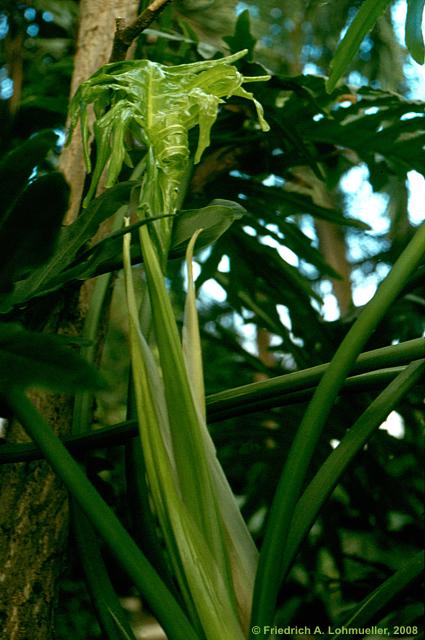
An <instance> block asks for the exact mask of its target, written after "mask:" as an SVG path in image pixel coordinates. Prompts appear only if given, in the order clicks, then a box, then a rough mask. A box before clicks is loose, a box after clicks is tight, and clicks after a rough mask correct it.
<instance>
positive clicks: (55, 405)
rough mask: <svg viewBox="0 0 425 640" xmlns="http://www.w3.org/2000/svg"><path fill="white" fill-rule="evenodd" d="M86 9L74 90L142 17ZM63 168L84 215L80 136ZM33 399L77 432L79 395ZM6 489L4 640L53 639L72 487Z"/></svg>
mask: <svg viewBox="0 0 425 640" xmlns="http://www.w3.org/2000/svg"><path fill="white" fill-rule="evenodd" d="M80 7H81V15H80V29H79V36H78V43H77V54H76V58H75V69H74V75H73V79H72V88H71V91H72V92H74V90H75V88H76V87H77V86H78V84H79V83H80V82H81V81H83V80H85V79H86V78H87V77H88V76H90V75H91V74H92V73H93V72H94V71H95V70H96V69H97V68H98V67H99V66H101V65H102V64H104V63H106V62H107V61H108V58H109V54H110V51H111V47H112V41H113V37H114V32H115V18H116V17H122V18H125V19H127V20H128V19H132V18H134V16H135V15H136V13H137V9H138V1H135V0H82V2H81V3H80ZM61 165H62V166H61V168H62V170H63V171H64V172H65V174H66V177H67V179H68V181H69V182H70V184H71V185H72V193H73V196H72V202H71V208H70V212H69V213H68V220H69V221H70V220H72V219H74V218H75V216H76V215H77V214H78V211H79V208H80V199H81V193H82V188H83V184H84V165H83V160H82V152H81V146H80V145H79V143H78V138H77V137H76V138H75V140H74V142H73V143H72V145H70V147H68V148H67V150H66V151H65V152H64V154H63V158H62V162H61ZM87 295H88V294H87V292H85V294H84V295H83V299H82V298H81V296H80V297H79V296H78V295H76V297H75V298H74V299H73V300H69V299H67V300H65V301H63V304H62V305H61V306H60V308H59V309H58V308H54V309H53V310H52V311H51V315H50V317H49V318H46V328H47V330H48V331H50V332H58V333H65V334H71V335H78V334H80V333H81V329H82V326H83V321H84V315H85V308H86V305H87V300H86V298H87ZM83 300H84V301H83ZM32 400H33V401H34V402H35V404H36V405H37V407H38V409H39V410H40V411H41V412H42V413H43V414H44V416H45V417H46V419H47V421H48V422H49V423H50V424H51V426H52V428H53V429H54V431H55V432H56V433H58V434H66V433H69V431H70V427H71V419H72V398H70V397H65V396H59V395H53V394H46V393H43V394H42V393H34V394H33V395H32ZM7 440H8V441H9V442H22V441H26V440H27V437H26V434H25V433H24V432H23V430H22V429H21V427H20V426H19V425H17V424H12V426H11V428H10V429H9V432H8V434H7ZM0 488H1V491H0V640H18V639H19V640H23V639H25V640H26V639H27V638H31V640H52V639H53V638H54V625H53V615H54V605H55V598H56V585H57V581H58V578H59V577H60V575H61V573H62V571H63V566H64V558H65V550H66V543H67V537H68V503H67V494H66V491H65V490H64V488H63V486H62V485H61V483H60V481H59V480H58V479H57V477H56V476H55V474H54V473H53V472H52V471H51V470H50V467H49V465H48V464H47V463H46V462H32V463H19V464H8V465H3V467H2V468H0Z"/></svg>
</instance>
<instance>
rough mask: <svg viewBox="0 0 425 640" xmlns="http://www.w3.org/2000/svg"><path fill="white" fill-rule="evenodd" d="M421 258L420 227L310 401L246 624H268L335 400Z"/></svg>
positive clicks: (424, 247)
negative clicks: (296, 519)
mask: <svg viewBox="0 0 425 640" xmlns="http://www.w3.org/2000/svg"><path fill="white" fill-rule="evenodd" d="M424 253H425V223H424V224H423V225H422V226H421V227H419V229H418V230H417V232H416V234H415V236H414V237H413V239H412V240H411V242H410V243H409V245H408V246H407V247H406V249H405V250H404V251H403V253H402V254H401V256H400V257H399V259H398V260H397V262H396V263H395V265H394V267H393V269H392V270H391V272H390V274H389V275H388V277H387V278H386V279H385V280H384V282H383V283H382V284H381V286H380V288H379V289H378V291H377V293H376V295H375V296H374V298H373V299H372V300H371V301H370V302H369V304H368V305H366V307H365V309H364V310H363V312H362V313H361V315H360V316H359V318H358V320H357V321H356V322H355V323H354V325H353V326H352V328H351V329H350V331H349V332H348V334H347V335H346V337H345V338H344V340H343V341H342V343H341V345H340V347H339V349H338V350H337V352H336V354H335V356H334V358H333V360H332V361H331V363H330V365H329V368H328V369H327V371H326V373H325V375H324V376H323V378H322V380H321V382H320V384H319V386H318V387H317V390H316V393H315V394H314V396H313V399H312V400H311V402H310V404H309V406H308V408H307V411H306V413H305V416H304V418H303V420H302V422H301V424H300V427H299V430H298V433H297V435H296V438H295V440H294V442H293V445H292V447H291V449H290V452H289V454H288V458H287V461H286V464H285V466H284V469H283V471H282V474H281V477H280V480H279V484H278V487H277V490H276V493H275V497H274V500H273V504H272V507H271V510H270V514H269V518H268V523H267V526H266V532H265V538H264V543H263V547H262V550H261V554H260V561H259V566H258V571H257V578H256V586H255V589H254V600H253V613H252V624H255V625H259V626H260V627H261V626H263V625H267V624H271V623H272V620H273V618H274V612H275V606H276V600H277V594H278V592H279V588H280V575H281V570H282V566H283V562H284V557H285V554H286V548H287V540H288V534H289V531H290V527H291V522H292V517H293V515H294V511H295V508H296V504H297V501H298V498H299V496H300V493H301V490H302V487H303V484H304V481H305V477H306V474H307V471H308V467H309V465H310V462H311V459H312V457H313V455H314V451H315V449H316V446H317V444H318V441H319V438H320V435H321V433H322V431H323V428H324V426H325V424H326V420H327V418H328V415H329V413H330V411H331V408H332V406H333V404H334V401H335V398H336V396H337V394H338V392H339V390H340V388H341V386H342V385H343V383H344V380H345V378H346V377H347V375H348V373H349V372H350V370H351V369H352V367H353V365H354V362H355V360H356V358H357V357H358V355H359V353H360V351H361V349H362V348H363V347H364V345H365V343H366V342H367V340H368V338H369V337H370V336H371V334H372V333H373V331H374V330H375V329H376V327H377V326H378V324H379V322H380V321H381V320H382V318H383V316H384V314H385V313H386V312H387V311H388V309H389V307H390V306H391V304H392V303H393V301H394V300H395V299H396V297H397V296H398V294H399V293H400V291H401V290H402V288H403V287H404V285H405V284H406V282H407V280H408V279H409V277H410V276H411V275H412V273H414V271H415V269H416V268H417V266H418V265H419V264H420V262H421V260H422V259H423V255H424Z"/></svg>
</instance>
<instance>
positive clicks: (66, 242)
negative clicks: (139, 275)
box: [13, 183, 245, 304]
mask: <svg viewBox="0 0 425 640" xmlns="http://www.w3.org/2000/svg"><path fill="white" fill-rule="evenodd" d="M126 184H127V187H125V184H124V183H123V184H121V185H117V186H115V187H113V188H112V189H110V190H109V191H108V192H107V193H105V194H104V196H101V197H100V198H97V199H96V200H94V201H93V203H92V204H91V205H90V206H89V207H88V208H87V209H86V210H85V211H83V214H82V216H81V218H82V219H83V223H82V224H81V223H79V219H78V220H77V222H75V223H74V224H73V225H72V226H71V227H67V228H66V229H65V230H64V231H63V233H62V235H61V238H60V243H59V247H58V249H57V251H56V253H55V255H54V256H53V258H52V260H51V261H50V262H49V263H48V264H47V265H46V267H44V268H43V269H40V270H38V271H37V272H35V273H34V274H32V275H31V276H30V277H29V278H28V279H27V280H25V281H23V282H22V283H19V284H18V285H17V287H16V292H15V293H14V294H13V303H14V304H16V303H17V302H23V301H25V300H27V299H28V298H29V297H33V296H40V295H45V294H46V293H50V292H52V291H56V290H57V289H59V287H61V286H63V285H64V284H65V283H67V282H70V281H72V280H86V279H87V278H91V277H93V276H97V275H100V274H102V273H105V272H108V271H114V270H116V269H120V268H121V266H122V236H123V235H124V234H125V233H128V231H129V228H127V229H123V230H121V231H117V232H115V233H114V234H111V235H110V236H109V237H107V238H105V239H104V240H101V241H100V242H98V243H97V244H96V245H94V246H93V247H92V248H91V249H89V250H88V251H86V252H85V253H84V254H82V255H81V257H77V258H76V259H75V260H74V262H72V260H71V258H72V257H73V256H75V253H76V249H77V248H79V247H80V246H81V244H82V243H83V242H85V241H86V240H87V239H88V238H89V237H90V236H91V235H92V234H93V233H94V231H95V230H96V228H97V225H98V223H99V219H100V218H103V216H105V214H106V212H107V211H108V209H109V208H111V210H115V209H116V208H117V206H118V205H119V203H120V202H121V198H123V199H124V201H125V197H124V196H125V194H127V197H128V189H129V188H130V187H131V186H132V184H133V183H126ZM121 187H124V188H123V189H122V188H121ZM110 192H113V193H112V194H110V196H113V197H110V196H109V197H107V194H108V193H110ZM102 198H103V200H102V202H100V200H101V199H102ZM113 203H114V204H113ZM244 211H245V209H244V208H243V207H241V206H240V205H239V204H237V203H235V202H231V201H229V200H213V201H212V203H211V204H210V205H208V206H207V207H203V208H202V209H189V210H187V211H181V212H179V213H177V214H175V216H174V217H175V220H174V227H173V237H172V244H171V250H170V258H171V259H172V258H180V257H182V256H184V254H185V251H186V246H187V243H188V242H189V240H190V238H191V237H192V235H193V234H194V232H195V231H196V230H197V229H200V228H203V229H204V231H203V232H202V233H201V234H200V236H199V239H198V241H197V244H196V249H197V250H199V249H202V248H203V247H206V246H208V245H209V244H211V243H213V242H215V241H216V240H217V239H218V238H219V237H220V236H221V235H222V234H223V233H224V232H225V231H226V230H227V229H228V228H229V226H230V225H231V224H232V222H233V221H234V220H236V219H238V218H240V217H241V216H242V215H243V213H244ZM88 214H90V216H88ZM93 214H94V215H93ZM159 217H163V216H159ZM157 219H158V217H154V218H152V219H148V220H141V221H140V222H137V223H135V224H134V225H132V226H131V227H130V229H136V228H138V227H140V226H142V225H144V224H148V223H149V222H151V221H153V220H157ZM74 227H77V230H76V236H74V237H73V236H72V229H73V228H74ZM61 240H62V241H61ZM131 255H132V260H133V261H138V262H141V261H142V260H143V258H142V256H141V253H140V247H139V244H138V243H135V244H134V245H133V246H132V254H131ZM67 264H69V265H70V266H69V268H65V269H61V267H62V268H63V266H64V265H67Z"/></svg>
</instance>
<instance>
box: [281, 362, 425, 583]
mask: <svg viewBox="0 0 425 640" xmlns="http://www.w3.org/2000/svg"><path fill="white" fill-rule="evenodd" d="M424 371H425V360H417V361H416V362H412V363H411V364H410V365H409V366H408V367H406V369H404V370H403V371H402V372H401V373H400V374H399V375H398V376H397V377H396V378H395V379H394V380H393V381H392V382H391V383H390V384H389V385H388V387H387V388H386V389H384V390H383V391H382V393H380V394H379V396H378V397H377V398H375V400H374V401H373V402H372V403H371V404H370V405H369V406H368V408H367V409H366V411H365V412H364V413H362V415H361V416H360V417H359V418H358V420H356V422H355V424H353V426H352V427H351V428H350V430H349V431H348V432H347V433H346V435H345V436H344V438H343V439H342V441H341V442H340V444H339V445H338V447H337V448H336V449H334V450H333V451H332V453H331V454H330V455H329V457H328V458H327V460H326V461H325V462H324V463H323V465H322V466H321V467H320V469H319V471H318V472H317V473H316V475H315V476H314V478H313V479H312V480H311V482H310V483H309V485H308V486H307V488H306V490H305V491H304V493H303V495H302V496H301V498H300V499H299V501H298V504H297V508H296V509H295V513H294V517H293V519H292V525H291V530H290V533H289V536H288V544H287V550H286V555H285V557H284V565H283V567H282V575H281V580H284V579H285V577H286V575H287V573H288V571H289V569H290V567H291V564H292V562H293V560H294V559H295V556H296V554H297V551H298V549H299V547H300V545H301V543H302V542H303V540H304V538H305V536H306V535H307V534H308V532H309V530H310V528H311V527H312V525H313V523H314V521H315V520H316V518H317V516H318V515H319V513H320V510H321V509H322V507H323V505H324V503H325V502H326V500H327V499H328V498H329V496H330V495H331V493H332V491H333V490H334V489H335V487H336V485H337V484H338V482H339V481H340V479H341V476H342V475H343V473H344V472H345V470H346V469H347V467H348V466H349V465H350V463H351V461H352V460H353V458H354V456H355V455H356V454H357V453H358V452H359V451H361V449H362V448H363V447H364V445H365V444H366V443H367V441H368V440H369V439H370V438H371V437H372V435H373V434H374V433H375V432H376V430H377V429H378V428H379V426H380V425H381V424H382V422H383V421H384V420H385V418H386V417H387V416H388V414H389V413H390V412H391V411H392V410H393V409H394V408H395V407H396V406H397V404H398V403H399V401H400V400H401V399H402V398H403V397H404V396H405V394H406V393H407V392H408V391H409V390H410V389H411V388H412V387H413V386H414V385H415V384H416V383H417V382H419V381H420V380H421V377H422V376H423V374H424Z"/></svg>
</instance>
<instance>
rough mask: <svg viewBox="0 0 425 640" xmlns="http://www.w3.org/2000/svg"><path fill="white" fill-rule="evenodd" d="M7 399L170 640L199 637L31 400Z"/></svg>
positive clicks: (14, 394) (15, 394)
mask: <svg viewBox="0 0 425 640" xmlns="http://www.w3.org/2000/svg"><path fill="white" fill-rule="evenodd" d="M7 401H8V404H9V405H10V408H11V409H12V411H13V412H14V414H15V415H16V417H17V418H18V420H19V421H20V422H21V424H22V425H23V426H24V428H25V430H26V431H27V432H28V434H29V436H30V437H31V438H32V439H33V440H34V441H35V442H36V443H37V444H38V446H39V447H40V449H41V451H42V452H43V454H44V456H45V458H46V459H47V460H48V461H49V463H50V465H51V466H52V468H53V469H54V471H56V473H57V474H58V476H59V477H60V478H61V479H62V481H63V483H64V484H65V486H66V487H67V489H68V490H69V492H70V493H71V494H72V496H73V497H74V498H75V500H76V502H77V503H78V505H79V506H80V507H81V509H82V510H83V511H84V512H85V514H86V516H87V517H88V518H89V520H90V521H91V523H92V525H93V527H94V528H95V529H96V531H97V532H98V534H99V535H100V536H101V537H102V538H103V540H104V541H105V543H106V545H107V546H108V547H109V549H110V551H111V552H112V554H113V555H114V556H115V558H116V559H117V560H118V562H119V563H120V564H121V566H122V567H123V569H124V570H125V571H126V573H127V574H128V576H129V577H130V578H131V579H132V580H133V582H134V584H135V585H136V587H137V588H138V589H139V590H140V592H141V594H142V595H143V596H144V597H145V598H146V601H147V602H148V604H149V606H150V607H151V609H152V612H153V613H154V615H156V617H157V618H158V620H160V621H161V625H162V626H163V628H164V630H165V632H166V633H167V635H168V637H169V638H170V640H198V636H197V634H196V633H195V632H194V630H193V628H192V626H191V624H190V623H189V621H188V620H187V618H186V615H185V614H184V612H183V611H182V609H181V608H180V607H179V605H178V604H177V602H176V601H175V599H174V597H173V596H172V595H171V594H170V592H169V591H168V589H167V588H166V587H165V586H164V583H163V582H162V581H161V579H160V578H159V577H158V574H157V573H156V571H155V570H154V569H153V567H152V565H151V564H150V563H149V562H148V560H147V559H146V557H145V556H144V554H143V553H142V552H141V551H140V549H139V548H138V547H137V545H136V544H135V542H134V541H133V539H132V538H131V537H130V536H129V535H128V533H127V531H126V530H125V529H124V527H123V526H122V524H121V523H120V521H119V520H118V518H117V517H116V516H115V514H114V513H113V512H112V510H111V509H110V508H109V507H108V505H107V504H106V503H105V502H104V501H103V499H102V498H101V497H100V496H99V494H98V493H97V491H96V490H95V488H94V487H93V485H92V484H91V483H90V482H89V480H88V479H87V478H86V476H85V475H84V473H83V471H82V470H81V469H80V467H79V465H78V464H77V463H76V462H75V460H74V459H73V458H72V457H71V455H70V454H69V453H68V451H67V450H66V449H65V447H64V446H63V444H62V443H61V442H60V440H59V438H57V437H56V436H55V434H54V433H53V432H52V431H51V429H50V427H49V425H48V424H47V423H46V422H45V420H44V418H43V417H42V416H41V415H40V414H39V413H38V411H37V410H36V409H35V407H34V406H33V405H32V403H31V402H30V400H28V398H27V397H26V396H25V394H24V393H23V392H22V391H21V390H19V389H16V388H15V389H12V390H10V391H9V392H8V393H7Z"/></svg>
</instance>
